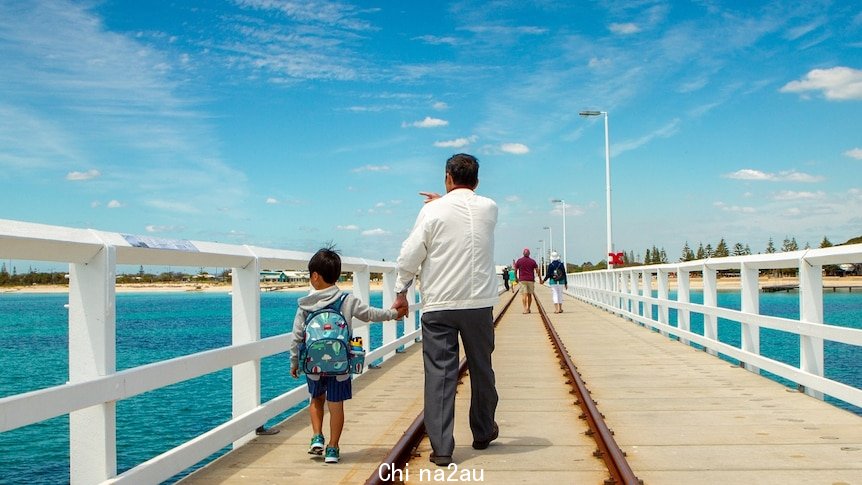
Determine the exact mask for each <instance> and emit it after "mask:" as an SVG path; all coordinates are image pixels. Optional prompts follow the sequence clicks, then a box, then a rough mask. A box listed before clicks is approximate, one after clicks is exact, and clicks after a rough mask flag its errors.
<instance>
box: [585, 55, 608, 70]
mask: <svg viewBox="0 0 862 485" xmlns="http://www.w3.org/2000/svg"><path fill="white" fill-rule="evenodd" d="M610 65H611V60H610V59H608V58H604V59H599V58H598V57H592V58H590V62H588V63H587V66H588V67H589V68H590V69H601V68H605V67H609V66H610Z"/></svg>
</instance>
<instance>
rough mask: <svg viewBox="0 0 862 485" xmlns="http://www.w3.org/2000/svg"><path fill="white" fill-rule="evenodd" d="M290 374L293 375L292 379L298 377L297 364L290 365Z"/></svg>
mask: <svg viewBox="0 0 862 485" xmlns="http://www.w3.org/2000/svg"><path fill="white" fill-rule="evenodd" d="M290 375H291V376H293V378H294V379H296V378H297V377H299V366H296V365H291V366H290Z"/></svg>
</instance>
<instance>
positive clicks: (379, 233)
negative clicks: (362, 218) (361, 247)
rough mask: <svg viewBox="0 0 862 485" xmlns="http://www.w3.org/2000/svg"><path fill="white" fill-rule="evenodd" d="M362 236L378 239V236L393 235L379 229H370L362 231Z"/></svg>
mask: <svg viewBox="0 0 862 485" xmlns="http://www.w3.org/2000/svg"><path fill="white" fill-rule="evenodd" d="M361 234H362V235H363V236H368V237H378V236H387V235H389V234H391V233H390V232H389V231H386V230H383V229H381V228H379V227H378V228H376V229H368V230H365V231H362V233H361Z"/></svg>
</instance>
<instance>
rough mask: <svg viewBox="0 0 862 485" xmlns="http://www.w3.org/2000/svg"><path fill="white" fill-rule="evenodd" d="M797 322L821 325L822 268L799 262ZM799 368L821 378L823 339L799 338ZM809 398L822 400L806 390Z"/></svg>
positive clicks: (814, 393)
mask: <svg viewBox="0 0 862 485" xmlns="http://www.w3.org/2000/svg"><path fill="white" fill-rule="evenodd" d="M799 320H800V321H803V322H808V323H815V324H823V267H822V266H821V265H819V264H818V265H812V264H809V263H808V261H806V260H805V259H804V258H802V259H800V260H799ZM799 367H800V368H801V369H802V370H803V371H805V372H808V373H809V374H813V375H816V376H820V377H822V376H823V369H824V361H823V338H821V337H812V336H808V335H800V336H799ZM805 393H806V394H808V395H809V396H812V397H816V398H818V399H823V393H822V392H819V391H814V390H811V389H808V388H806V389H805Z"/></svg>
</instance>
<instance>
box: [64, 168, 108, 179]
mask: <svg viewBox="0 0 862 485" xmlns="http://www.w3.org/2000/svg"><path fill="white" fill-rule="evenodd" d="M101 175H102V173H101V172H99V171H98V170H96V169H91V170H87V171H86V172H69V173H67V174H66V180H73V181H81V180H92V179H94V178H96V177H99V176H101Z"/></svg>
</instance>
